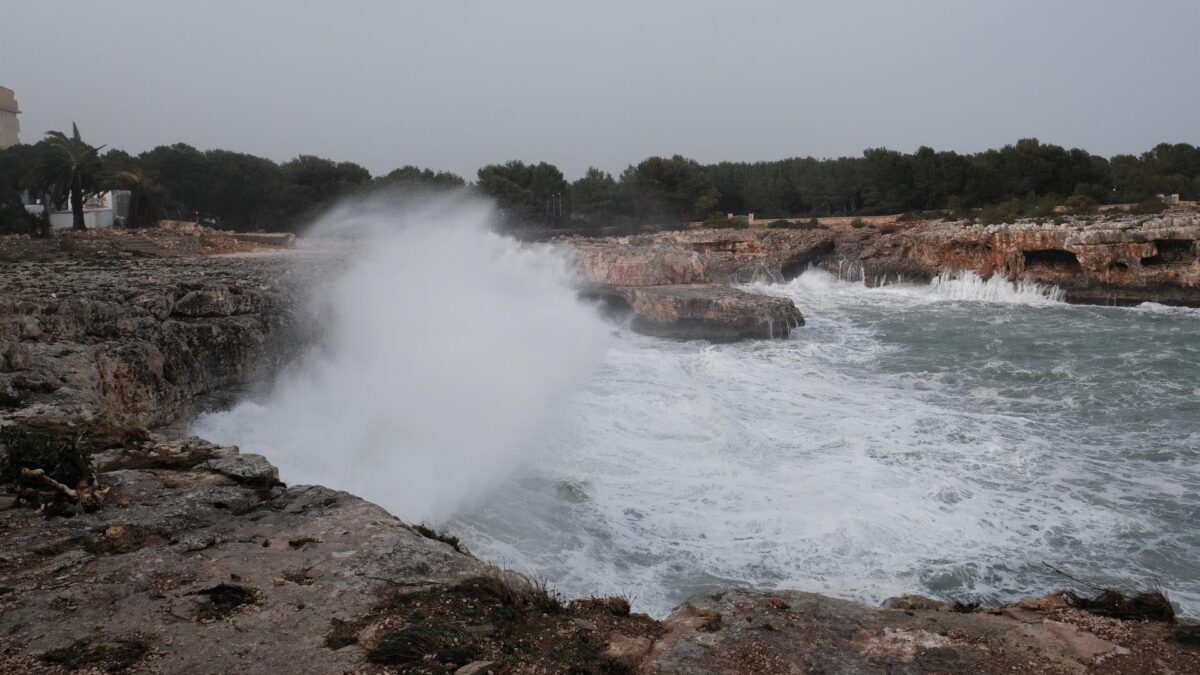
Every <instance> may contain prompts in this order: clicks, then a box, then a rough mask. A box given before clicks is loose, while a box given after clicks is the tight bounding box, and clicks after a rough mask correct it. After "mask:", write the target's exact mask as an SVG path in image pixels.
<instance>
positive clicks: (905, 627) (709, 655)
mask: <svg viewBox="0 0 1200 675" xmlns="http://www.w3.org/2000/svg"><path fill="white" fill-rule="evenodd" d="M886 605H890V606H889V607H884V608H874V607H867V606H865V605H862V604H859V603H855V602H847V601H845V600H836V599H833V598H827V597H825V596H821V595H816V594H813V593H802V592H799V591H780V592H766V591H755V590H748V589H738V590H730V591H719V592H715V593H710V594H704V595H699V596H696V597H694V598H692V599H690V600H689V601H688V602H686V603H685V604H684V605H683V606H681V607H680V608H679V609H677V610H675V612H673V613H672V614H671V616H670V617H668V618H667V620H666V622H665V627H666V634H665V635H664V636H663V637H662V638H661V639H660V640H658V641H657V642H656V643H655V644H654V646H653V648H652V649H651V651H650V654H649V656H648V658H647V659H646V661H645V662H644V664H643V665H642V671H641V672H644V673H648V674H654V675H668V674H671V675H674V674H679V675H683V674H684V673H686V674H688V675H705V674H712V675H717V674H720V675H732V674H735V673H779V674H785V673H814V672H819V673H838V674H845V675H851V674H854V675H870V674H874V673H878V674H879V675H885V674H887V673H913V674H914V675H916V674H919V673H1039V674H1041V673H1060V674H1071V675H1075V674H1080V673H1154V672H1158V673H1194V672H1200V651H1197V650H1196V649H1194V648H1189V647H1187V646H1186V644H1185V643H1186V642H1187V641H1188V637H1187V635H1189V634H1190V633H1188V631H1189V630H1191V629H1186V628H1185V629H1181V628H1180V626H1177V625H1174V624H1171V623H1165V622H1160V623H1130V622H1127V621H1121V620H1118V619H1111V618H1104V617H1099V616H1095V615H1092V614H1089V613H1087V612H1082V611H1079V610H1075V609H1071V608H1070V607H1068V605H1067V604H1066V603H1065V602H1064V600H1063V599H1062V598H1061V597H1057V596H1046V597H1045V598H1040V599H1034V598H1028V599H1025V600H1022V601H1021V602H1019V603H1016V604H1014V605H1009V606H1006V607H1002V608H999V609H996V610H979V609H976V608H972V607H965V606H962V605H959V606H954V605H945V604H942V603H939V602H937V601H935V600H930V599H928V598H919V597H912V596H909V597H905V598H897V599H895V600H893V601H889V602H888V603H886ZM1181 630H1182V632H1181Z"/></svg>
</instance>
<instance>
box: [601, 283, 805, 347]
mask: <svg viewBox="0 0 1200 675" xmlns="http://www.w3.org/2000/svg"><path fill="white" fill-rule="evenodd" d="M590 294H591V295H594V296H599V297H603V298H605V299H606V300H608V301H609V302H610V304H617V305H619V306H623V307H628V308H629V309H630V310H631V311H632V313H633V321H632V325H631V327H632V328H633V329H634V330H635V331H637V332H639V333H642V334H645V335H654V336H657V337H667V338H677V339H684V340H709V341H712V342H734V341H738V340H753V339H770V338H786V337H788V336H789V335H790V334H791V332H792V330H793V329H795V328H798V327H800V326H803V325H804V317H803V315H801V314H800V310H798V309H796V305H795V304H794V303H793V302H792V301H791V300H789V299H787V298H781V297H775V296H769V295H759V294H757V293H747V292H746V291H742V290H738V289H736V288H730V287H729V286H719V285H716V284H694V285H682V284H681V285H672V286H607V287H596V288H593V289H591V291H590Z"/></svg>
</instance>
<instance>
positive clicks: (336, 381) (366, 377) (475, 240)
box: [193, 195, 609, 523]
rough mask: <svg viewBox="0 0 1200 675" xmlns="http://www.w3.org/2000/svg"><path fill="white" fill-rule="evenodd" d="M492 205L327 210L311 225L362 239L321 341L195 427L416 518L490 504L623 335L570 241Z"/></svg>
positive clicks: (325, 289) (337, 284)
mask: <svg viewBox="0 0 1200 675" xmlns="http://www.w3.org/2000/svg"><path fill="white" fill-rule="evenodd" d="M491 218H492V210H491V208H490V207H489V206H488V205H487V204H485V203H482V202H480V201H478V200H473V199H471V198H469V197H464V196H461V195H459V196H443V197H438V198H432V197H426V198H424V199H421V200H419V201H418V202H417V203H413V202H412V201H411V200H407V201H405V202H404V203H399V202H397V201H396V200H394V199H386V198H379V197H376V198H372V199H369V200H366V201H358V202H354V203H349V204H344V205H342V206H341V207H338V208H336V209H334V210H333V211H331V212H330V213H328V214H326V215H325V216H323V217H322V218H321V220H320V222H318V223H317V224H316V225H315V227H314V228H313V230H312V231H311V232H310V236H312V237H313V238H314V239H319V238H320V237H322V236H324V235H333V238H334V240H337V241H340V242H341V243H340V244H338V246H352V247H353V249H354V250H353V251H352V252H351V254H350V255H349V258H348V259H347V261H346V264H345V265H344V266H343V267H342V269H341V270H340V271H339V272H338V273H337V274H335V275H333V278H332V279H331V280H329V281H327V282H325V283H321V284H316V285H314V289H313V291H312V293H311V295H312V298H311V299H312V301H313V302H314V303H316V306H317V307H318V308H319V311H318V312H316V315H318V316H322V317H326V318H325V323H326V325H324V326H323V327H322V333H323V335H324V337H323V339H322V341H321V343H320V344H319V345H318V346H316V347H314V348H313V349H312V350H311V351H310V353H309V354H307V355H306V356H305V357H304V358H303V359H301V360H300V362H299V363H297V364H295V365H294V366H293V367H292V368H291V369H289V370H288V371H287V372H285V373H284V374H283V375H282V376H280V378H279V379H278V381H277V382H276V383H275V385H274V387H273V389H272V391H271V392H270V393H269V394H268V395H267V396H266V397H265V398H264V399H262V400H258V401H245V402H243V403H241V404H239V405H238V406H236V407H235V408H233V409H232V410H229V411H225V412H220V413H211V414H208V415H205V416H203V417H201V418H200V419H199V420H198V421H197V422H196V424H195V425H194V427H193V429H194V431H195V433H197V434H199V435H201V436H204V437H206V438H209V439H211V440H214V441H217V442H224V443H237V444H239V445H241V447H242V448H243V450H245V451H249V452H260V453H262V454H264V455H266V456H267V457H268V458H269V459H271V460H272V461H273V462H274V463H276V464H277V465H278V466H279V467H280V469H281V471H282V474H283V478H284V480H286V481H288V482H291V483H319V484H322V485H327V486H330V487H335V488H338V489H344V490H348V491H351V492H353V493H355V494H358V495H361V496H363V497H365V498H367V499H370V500H372V501H375V502H376V503H379V504H381V505H383V506H384V507H385V508H388V509H389V510H390V511H391V512H392V513H394V514H396V515H398V516H400V517H402V518H405V519H408V520H413V521H430V522H435V523H436V522H441V521H443V520H445V519H447V518H449V517H451V516H452V515H453V514H454V513H455V512H456V511H458V510H459V509H461V508H464V507H468V506H472V505H475V504H477V503H478V502H479V501H480V500H482V499H483V498H484V497H486V496H487V494H488V493H489V491H491V490H493V489H495V488H496V487H497V486H498V485H499V484H500V482H502V481H503V480H504V479H505V478H506V477H508V476H509V475H510V474H511V473H512V472H513V471H514V470H515V469H516V468H518V467H519V466H520V465H521V463H522V462H524V461H526V460H527V459H529V458H530V455H531V454H532V453H535V452H536V451H537V448H538V447H539V436H540V433H541V430H542V429H543V428H544V426H545V425H546V424H547V423H548V421H549V419H550V416H551V415H552V413H553V411H554V410H555V409H556V407H557V406H558V404H559V403H560V402H561V401H563V400H564V399H565V398H566V397H568V396H569V395H570V394H571V392H572V391H573V390H574V389H575V387H576V386H577V385H578V384H579V383H580V382H581V381H582V380H583V379H584V378H586V377H587V376H588V374H589V373H590V372H591V371H592V370H593V368H594V367H595V366H596V365H598V363H599V362H600V360H601V359H602V358H603V354H604V350H605V345H606V342H607V338H608V334H609V331H608V329H607V328H606V327H605V325H604V324H603V322H602V320H601V319H600V318H599V316H598V315H597V314H596V312H595V311H594V310H593V309H592V308H590V307H588V306H586V305H585V304H583V303H581V302H580V301H579V300H578V299H577V298H576V297H575V293H574V292H573V291H572V290H571V289H570V287H569V286H568V283H569V281H570V265H569V260H568V258H567V256H566V255H564V254H563V252H562V251H558V250H555V249H553V248H552V247H549V246H546V245H522V244H518V243H517V242H515V241H513V240H511V239H508V238H505V237H501V236H499V235H497V234H495V233H492V232H490V231H489V230H488V224H489V221H490V220H491Z"/></svg>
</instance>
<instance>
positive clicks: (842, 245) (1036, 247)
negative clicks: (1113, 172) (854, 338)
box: [829, 212, 1200, 306]
mask: <svg viewBox="0 0 1200 675" xmlns="http://www.w3.org/2000/svg"><path fill="white" fill-rule="evenodd" d="M829 259H830V260H832V261H836V260H849V261H853V262H857V263H861V265H862V271H863V276H864V280H865V281H866V282H867V284H869V285H873V284H875V283H877V282H878V280H880V279H883V278H884V277H896V276H903V277H906V278H908V279H911V280H922V279H929V278H931V277H933V276H936V275H937V274H939V273H941V272H964V271H969V272H974V273H976V274H978V275H980V276H981V277H984V278H990V277H992V276H994V275H1000V276H1001V277H1003V278H1006V279H1011V280H1028V281H1036V282H1041V283H1047V284H1054V285H1056V286H1059V287H1061V288H1062V289H1064V290H1065V292H1066V299H1067V300H1068V301H1070V302H1081V303H1097V304H1138V303H1141V302H1159V303H1163V304H1179V305H1190V306H1200V216H1198V215H1197V214H1196V213H1195V212H1175V213H1169V214H1164V215H1161V216H1155V217H1145V216H1142V217H1135V216H1130V215H1115V216H1106V217H1098V216H1094V217H1089V218H1078V217H1076V218H1070V219H1067V220H1065V221H1064V222H1062V223H1061V224H1055V223H1048V222H1046V223H1038V222H1032V221H1023V222H1017V223H1012V224H1004V225H989V226H979V225H969V224H966V223H963V222H943V221H927V222H917V223H911V224H908V225H907V226H906V227H903V228H899V229H896V230H893V231H888V232H883V231H877V230H874V229H871V228H867V229H865V230H862V231H855V232H843V233H839V235H838V240H837V245H836V251H835V253H834V254H833V255H832V256H830V257H829Z"/></svg>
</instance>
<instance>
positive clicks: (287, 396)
mask: <svg viewBox="0 0 1200 675" xmlns="http://www.w3.org/2000/svg"><path fill="white" fill-rule="evenodd" d="M385 206H386V205H385ZM394 212H395V209H391V208H380V209H372V208H369V207H362V206H356V208H355V210H354V211H353V212H352V213H342V214H336V213H335V214H333V215H332V216H330V217H329V218H327V221H328V222H327V223H326V227H328V228H332V229H333V230H334V231H340V229H341V228H343V227H347V226H349V225H354V224H356V223H357V224H361V223H360V221H363V220H365V221H366V224H367V225H368V227H367V230H368V231H369V232H371V234H370V235H369V238H368V239H366V240H361V239H360V240H359V245H360V247H361V250H360V252H359V255H356V256H354V257H353V258H352V260H353V263H352V264H350V265H348V267H347V268H346V269H345V270H343V271H342V272H341V273H339V274H338V275H336V276H335V278H334V279H332V280H331V281H330V283H328V284H326V285H323V286H320V287H319V288H317V289H316V292H315V293H314V298H313V300H314V304H315V306H316V307H317V309H318V312H317V314H316V315H317V316H320V317H323V320H324V321H325V322H326V323H327V326H326V329H327V330H326V333H327V339H326V340H325V342H324V343H322V344H321V345H320V346H319V347H318V348H316V349H314V350H313V352H312V353H311V354H309V355H307V356H306V357H305V358H304V359H302V360H301V361H300V362H299V363H297V364H295V365H294V367H293V368H292V369H290V370H289V371H288V372H287V373H285V374H284V375H283V376H282V377H281V378H280V379H279V381H278V382H277V383H276V386H275V387H274V389H273V391H271V392H270V393H269V394H268V395H267V396H265V397H263V398H261V399H257V400H253V401H246V402H244V403H242V404H240V405H238V406H237V407H235V408H234V409H232V410H229V411H225V412H220V413H214V414H210V415H206V416H204V417H202V418H201V419H200V420H198V421H197V423H196V424H195V425H194V427H193V430H194V431H195V432H196V433H199V434H200V435H202V436H206V437H208V438H211V439H212V440H215V441H219V442H226V443H237V444H239V445H241V446H242V448H243V449H244V450H246V451H252V452H260V453H263V454H265V455H266V456H267V457H268V458H270V459H271V460H272V461H273V462H275V463H276V464H277V465H279V466H280V468H281V472H282V477H283V479H284V480H285V481H288V482H290V483H305V482H312V483H321V484H325V485H329V486H332V487H335V488H340V489H347V490H351V491H353V492H355V493H357V494H359V495H362V496H364V497H366V498H368V499H371V500H373V501H376V502H378V503H380V504H381V505H383V506H384V507H386V508H388V509H389V510H391V511H392V512H393V513H395V514H396V515H398V516H400V517H402V518H405V519H408V520H414V521H429V522H431V523H433V524H436V525H440V526H442V527H444V528H446V529H449V530H450V531H452V532H453V533H455V534H457V535H460V536H462V537H463V539H464V540H465V542H466V543H467V544H468V546H469V547H470V548H471V549H472V550H473V551H474V552H475V553H476V554H477V555H479V556H480V557H482V558H484V559H486V560H489V561H492V562H496V563H499V564H502V565H506V566H510V567H513V568H516V569H519V570H522V571H525V572H527V573H530V574H534V575H538V576H542V577H545V578H546V579H547V580H548V581H549V582H550V583H551V585H553V586H554V587H556V588H557V589H559V590H560V591H562V592H564V593H565V594H567V595H569V596H581V595H592V594H600V593H603V594H627V595H629V596H631V597H632V598H633V600H634V606H635V608H637V609H638V610H640V611H647V612H650V613H652V614H655V615H663V614H665V613H666V612H668V611H669V610H670V609H671V608H672V607H673V606H675V605H676V604H678V603H679V602H681V601H682V600H683V599H684V598H686V597H687V596H688V595H690V594H692V593H694V592H697V591H701V590H704V589H709V588H714V587H718V586H729V585H736V584H754V585H758V586H764V587H778V588H798V589H805V590H812V591H819V592H822V593H827V594H833V595H838V596H842V597H847V598H854V599H859V600H865V601H870V602H877V601H879V600H882V599H884V598H886V597H888V596H891V595H897V594H902V593H914V592H915V593H922V594H926V595H932V596H935V597H939V598H954V599H960V600H983V601H986V602H995V601H1002V600H1011V599H1014V598H1016V597H1019V596H1021V595H1024V594H1029V593H1041V592H1046V591H1050V590H1054V589H1056V588H1060V587H1063V586H1064V585H1067V582H1066V580H1064V579H1062V578H1059V577H1057V576H1055V575H1054V574H1053V573H1051V572H1049V571H1048V570H1047V569H1046V568H1045V567H1044V566H1043V565H1042V562H1043V561H1045V562H1048V563H1051V564H1053V565H1056V566H1058V567H1061V568H1063V569H1066V570H1069V571H1070V572H1072V573H1074V574H1075V575H1076V576H1080V577H1083V578H1086V579H1089V580H1092V581H1094V582H1095V583H1097V584H1108V583H1111V584H1121V585H1123V586H1125V587H1128V586H1127V584H1129V583H1134V584H1140V585H1143V586H1148V585H1150V584H1152V583H1154V582H1155V581H1157V582H1159V583H1161V584H1162V586H1163V587H1164V588H1165V589H1166V590H1167V591H1168V592H1169V593H1170V595H1171V597H1172V599H1173V600H1175V601H1176V602H1178V603H1179V604H1180V606H1181V608H1182V609H1183V611H1184V612H1185V613H1187V614H1190V615H1193V616H1196V615H1200V565H1198V563H1197V560H1198V559H1200V524H1198V523H1200V462H1198V461H1197V460H1200V338H1198V337H1197V336H1198V335H1200V332H1198V331H1200V312H1197V311H1196V310H1188V309H1179V308H1172V307H1164V306H1161V305H1154V304H1151V303H1148V304H1146V305H1143V306H1141V307H1137V308H1131V309H1121V308H1104V307H1083V306H1070V305H1066V304H1063V303H1062V302H1061V294H1060V293H1059V292H1058V291H1057V290H1055V289H1053V288H1046V287H1041V286H1037V285H1032V284H1025V285H1015V286H1014V285H1012V284H1008V283H1006V282H1003V281H1001V280H998V279H992V280H987V281H984V280H981V279H979V278H978V277H974V276H970V275H966V276H959V277H955V276H943V277H940V278H939V279H937V280H935V282H934V283H932V284H929V285H921V286H917V285H912V284H905V283H903V282H901V281H899V280H895V281H893V283H891V284H889V285H886V286H884V287H882V288H875V289H868V288H865V287H864V286H862V284H861V283H857V282H851V281H846V280H839V279H838V278H837V277H835V276H833V275H830V274H828V273H825V272H821V271H809V272H806V273H805V274H803V275H801V276H800V277H798V278H797V279H795V280H793V281H791V282H789V283H786V284H773V285H771V284H759V285H755V286H753V287H752V289H753V290H755V291H758V292H763V293H773V294H778V295H782V296H786V297H789V298H792V299H793V300H794V301H795V302H796V304H797V305H798V306H799V307H800V309H801V311H803V312H804V315H805V317H806V319H807V325H806V326H805V327H803V328H801V329H799V330H797V331H795V332H794V333H793V335H792V337H791V338H790V339H787V340H774V341H756V342H746V343H739V344H727V345H710V344H707V343H704V342H680V341H671V340H662V339H657V338H649V337H644V336H639V335H635V334H632V333H630V332H628V331H626V330H624V329H623V328H621V327H620V326H615V325H611V324H605V323H603V322H602V321H601V320H600V319H599V316H598V314H597V313H596V311H595V310H594V309H592V308H591V307H588V306H586V305H584V304H582V303H580V302H578V301H577V300H576V299H575V297H574V293H573V291H571V290H570V288H569V287H568V284H569V282H570V274H569V271H568V269H567V261H566V260H565V259H564V258H563V257H562V255H561V253H560V252H557V251H554V250H553V249H550V248H548V247H544V246H521V245H517V244H515V243H514V242H511V241H508V240H504V239H500V238H498V237H495V236H494V235H491V234H488V233H487V232H485V231H484V225H485V224H486V221H487V218H488V214H487V212H486V209H481V208H480V207H475V206H469V205H468V206H466V207H464V206H462V205H461V204H451V205H445V204H443V205H440V206H437V205H435V206H434V207H431V208H429V209H426V210H425V211H424V212H423V213H418V214H415V215H411V216H409V217H407V218H406V219H405V220H404V222H394V219H393V217H392V215H391V214H392V213H394ZM348 224H349V225H348ZM352 229H354V228H352ZM355 231H357V232H360V233H361V232H362V229H361V228H358V229H356V230H355ZM843 272H845V273H846V274H845V276H846V277H853V276H854V275H853V272H854V271H853V270H845V269H844V270H843ZM613 333H616V336H615V337H614V336H613V335H612V334H613Z"/></svg>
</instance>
